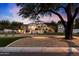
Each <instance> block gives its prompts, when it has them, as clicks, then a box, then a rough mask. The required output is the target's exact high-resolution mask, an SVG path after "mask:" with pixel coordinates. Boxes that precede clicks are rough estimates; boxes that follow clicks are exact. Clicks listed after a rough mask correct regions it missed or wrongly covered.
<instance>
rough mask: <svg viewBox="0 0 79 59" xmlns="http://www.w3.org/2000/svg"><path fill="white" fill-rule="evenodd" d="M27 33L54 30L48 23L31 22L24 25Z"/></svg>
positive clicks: (50, 31) (41, 32)
mask: <svg viewBox="0 0 79 59" xmlns="http://www.w3.org/2000/svg"><path fill="white" fill-rule="evenodd" d="M23 30H24V32H25V33H30V34H36V33H38V34H43V33H52V32H54V30H53V29H52V28H51V27H48V26H47V25H46V24H44V23H41V22H36V23H30V24H28V25H25V26H24V27H23Z"/></svg>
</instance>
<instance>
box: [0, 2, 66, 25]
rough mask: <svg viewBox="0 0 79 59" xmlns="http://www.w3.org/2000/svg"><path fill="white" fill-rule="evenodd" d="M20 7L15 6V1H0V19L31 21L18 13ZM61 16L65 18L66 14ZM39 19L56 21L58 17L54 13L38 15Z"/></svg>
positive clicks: (25, 22) (27, 22)
mask: <svg viewBox="0 0 79 59" xmlns="http://www.w3.org/2000/svg"><path fill="white" fill-rule="evenodd" d="M19 10H20V7H17V6H16V4H15V3H0V20H9V21H11V22H12V21H17V22H23V23H24V24H29V23H32V22H33V21H32V20H30V19H29V18H23V17H21V16H19V15H18V12H19ZM63 12H64V11H62V9H61V11H60V13H61V15H63ZM63 18H65V19H66V15H65V14H64V16H63ZM40 20H41V21H43V22H51V21H55V22H58V21H59V20H60V19H59V18H58V16H56V15H55V14H52V16H51V17H50V16H44V17H40Z"/></svg>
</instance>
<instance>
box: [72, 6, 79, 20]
mask: <svg viewBox="0 0 79 59" xmlns="http://www.w3.org/2000/svg"><path fill="white" fill-rule="evenodd" d="M78 12H79V7H77V8H76V10H75V13H74V15H73V17H72V20H74V19H75V18H76V16H77V14H78Z"/></svg>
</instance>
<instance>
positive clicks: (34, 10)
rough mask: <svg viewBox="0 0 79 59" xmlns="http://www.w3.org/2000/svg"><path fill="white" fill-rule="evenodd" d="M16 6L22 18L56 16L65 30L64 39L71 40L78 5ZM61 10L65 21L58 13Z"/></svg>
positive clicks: (35, 4) (23, 4)
mask: <svg viewBox="0 0 79 59" xmlns="http://www.w3.org/2000/svg"><path fill="white" fill-rule="evenodd" d="M17 6H20V7H21V9H20V11H19V15H21V16H23V17H25V18H26V17H30V18H37V17H38V16H39V15H50V16H51V14H52V13H53V14H55V15H57V16H58V17H59V18H60V20H61V22H62V24H63V26H64V28H65V39H68V40H70V39H72V31H73V22H74V19H75V18H76V16H77V14H78V11H79V5H78V4H72V3H68V4H67V3H66V4H65V3H64V4H61V3H27V4H25V3H22V4H19V3H18V4H17ZM61 8H62V9H63V10H64V11H65V13H66V15H67V16H66V17H67V21H65V19H64V18H63V17H62V15H61V14H60V13H59V10H60V9H61Z"/></svg>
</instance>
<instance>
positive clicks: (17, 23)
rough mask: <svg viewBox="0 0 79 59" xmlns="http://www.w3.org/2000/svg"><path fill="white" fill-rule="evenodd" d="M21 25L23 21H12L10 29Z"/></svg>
mask: <svg viewBox="0 0 79 59" xmlns="http://www.w3.org/2000/svg"><path fill="white" fill-rule="evenodd" d="M22 25H23V23H20V22H12V23H11V29H13V30H16V29H21V26H22Z"/></svg>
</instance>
